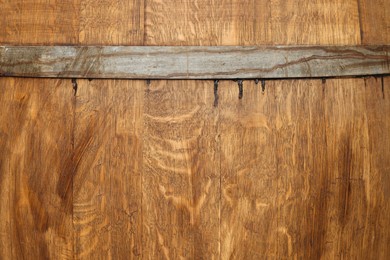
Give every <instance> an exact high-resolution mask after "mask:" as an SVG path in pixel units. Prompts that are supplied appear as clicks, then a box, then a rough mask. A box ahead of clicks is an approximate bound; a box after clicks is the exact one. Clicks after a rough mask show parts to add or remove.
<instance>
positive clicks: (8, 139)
mask: <svg viewBox="0 0 390 260" xmlns="http://www.w3.org/2000/svg"><path fill="white" fill-rule="evenodd" d="M63 84H65V82H63V81H58V80H47V79H46V80H43V79H29V80H27V79H5V78H4V79H0V86H1V95H0V102H1V111H2V112H1V114H0V142H1V143H0V196H1V201H0V258H1V259H47V258H51V259H72V258H73V255H74V253H73V233H74V230H73V224H72V221H73V219H72V214H73V205H72V186H68V187H67V189H65V188H64V186H62V185H61V184H63V182H62V181H61V180H62V179H63V178H64V175H65V174H66V171H67V170H68V169H67V167H68V165H66V163H65V162H66V160H65V158H67V157H69V156H70V155H71V153H72V143H71V141H72V131H73V104H72V102H69V101H70V100H71V97H72V95H73V94H72V91H71V89H69V88H65V87H64V85H63Z"/></svg>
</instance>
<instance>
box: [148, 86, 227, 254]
mask: <svg viewBox="0 0 390 260" xmlns="http://www.w3.org/2000/svg"><path fill="white" fill-rule="evenodd" d="M194 86H195V87H194ZM193 87H194V88H193ZM213 102H214V91H213V84H212V83H211V84H210V81H197V82H194V83H192V84H187V81H151V83H150V85H149V86H148V88H147V89H146V90H145V114H144V122H145V124H144V125H145V130H144V139H143V140H144V146H143V147H144V152H143V154H144V155H143V177H142V179H143V185H142V187H143V199H142V212H143V221H144V234H143V258H144V259H219V255H220V245H219V218H220V214H219V211H220V210H219V207H220V206H219V203H220V202H219V201H220V179H219V173H220V159H219V156H220V155H219V154H220V153H219V145H218V143H219V138H218V134H217V131H218V129H217V121H218V120H217V119H218V110H217V109H215V108H214V107H213Z"/></svg>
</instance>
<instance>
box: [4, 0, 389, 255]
mask: <svg viewBox="0 0 390 260" xmlns="http://www.w3.org/2000/svg"><path fill="white" fill-rule="evenodd" d="M122 2H123V1H122ZM122 2H121V1H112V0H105V1H86V0H77V1H54V0H53V1H52V0H49V1H26V0H24V1H22V0H15V1H8V0H3V1H0V10H1V16H0V43H1V45H5V44H18V45H20V44H24V45H27V44H48V45H54V44H60V45H62V44H63V45H71V44H83V45H88V44H97V45H109V44H113V45H118V44H121V45H144V44H145V45H259V44H336V45H345V44H347V45H354V44H360V43H363V44H389V39H388V37H389V36H388V35H389V33H388V28H389V18H388V17H389V15H388V7H389V6H390V4H389V1H388V0H378V1H368V0H359V1H356V0H347V1H341V0H337V1H303V0H300V1H293V0H288V1H276V0H275V1H274V0H272V1H271V0H269V1H265V0H261V1H254V0H232V1H221V0H215V1H204V0H202V1H201V0H197V1H188V0H186V1H173V0H169V1H157V0H145V1H127V2H123V3H122ZM142 4H143V5H142ZM77 83H78V91H77V94H76V96H74V93H73V90H72V82H71V81H70V80H60V81H57V80H48V79H47V80H46V79H45V80H42V79H41V80H37V79H9V78H1V79H0V90H1V91H0V107H1V113H0V196H1V199H0V259H42V258H43V259H44V258H51V259H67V258H77V259H96V258H110V257H111V258H119V259H120V258H122V259H128V258H132V257H133V258H145V259H164V258H170V259H177V258H180V257H187V258H199V259H200V258H205V259H209V258H215V259H216V258H221V259H243V258H246V259H262V258H267V257H268V258H271V259H273V258H275V259H294V258H296V259H319V258H322V259H388V258H389V256H390V249H389V248H390V247H389V244H390V232H389V226H390V217H389V211H390V205H389V204H390V203H389V201H390V193H389V190H390V186H389V185H390V178H389V176H390V174H389V172H390V165H389V163H390V160H389V158H390V135H389V133H390V117H389V114H390V99H389V97H390V79H389V77H385V78H383V79H382V78H366V79H337V80H336V79H333V80H326V81H325V82H322V81H321V80H295V81H266V84H265V91H264V94H262V90H261V88H262V86H261V82H259V83H258V85H256V84H255V83H254V82H253V81H244V87H243V97H242V99H238V86H237V83H236V82H233V81H220V83H219V88H218V95H219V99H218V106H217V107H214V103H215V97H214V94H213V82H212V81H154V80H152V81H151V82H150V83H149V84H147V82H146V81H129V82H127V81H109V80H102V81H100V80H93V81H92V82H89V81H86V80H78V81H77ZM70 212H73V216H72V214H71V213H70ZM166 256H168V257H166Z"/></svg>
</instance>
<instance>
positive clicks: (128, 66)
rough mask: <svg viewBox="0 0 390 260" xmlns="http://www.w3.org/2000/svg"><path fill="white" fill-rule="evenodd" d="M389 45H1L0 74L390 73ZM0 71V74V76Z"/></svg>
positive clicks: (225, 75)
mask: <svg viewBox="0 0 390 260" xmlns="http://www.w3.org/2000/svg"><path fill="white" fill-rule="evenodd" d="M389 53H390V45H383V46H367V47H360V46H342V47H340V46H306V47H302V46H294V47H293V46H268V47H267V46H265V47H238V46H235V47H172V46H171V47H142V46H137V47H124V46H118V47H112V46H104V47H71V46H53V47H13V46H4V47H0V73H1V74H3V75H5V76H20V77H63V78H130V79H134V78H135V79H137V78H145V79H155V78H157V79H219V78H228V79H229V78H230V79H236V78H302V77H303V78H305V77H339V76H359V75H378V74H388V73H390V54H389ZM1 74H0V75H1Z"/></svg>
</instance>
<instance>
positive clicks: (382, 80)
mask: <svg viewBox="0 0 390 260" xmlns="http://www.w3.org/2000/svg"><path fill="white" fill-rule="evenodd" d="M381 86H382V97H383V99H385V83H384V79H383V77H381Z"/></svg>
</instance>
